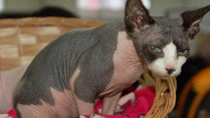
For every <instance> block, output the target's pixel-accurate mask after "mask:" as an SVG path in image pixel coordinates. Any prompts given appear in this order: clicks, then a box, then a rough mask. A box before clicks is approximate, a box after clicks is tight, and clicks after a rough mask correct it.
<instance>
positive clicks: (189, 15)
mask: <svg viewBox="0 0 210 118" xmlns="http://www.w3.org/2000/svg"><path fill="white" fill-rule="evenodd" d="M209 10H210V5H208V6H206V7H203V8H200V9H197V10H194V11H186V12H183V13H182V14H181V18H182V27H183V28H184V31H185V32H186V33H187V35H188V37H189V38H190V39H193V38H194V36H195V35H196V34H197V33H198V32H199V31H200V22H201V20H202V18H203V16H204V15H205V14H206V13H207V12H208V11H209Z"/></svg>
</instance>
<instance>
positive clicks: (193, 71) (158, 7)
mask: <svg viewBox="0 0 210 118" xmlns="http://www.w3.org/2000/svg"><path fill="white" fill-rule="evenodd" d="M125 1H126V0H0V19H6V18H24V17H47V16H60V17H69V18H83V19H97V20H106V21H111V20H120V21H123V17H124V5H125ZM142 1H143V3H144V5H145V6H146V8H147V9H148V10H149V11H150V14H151V15H152V16H167V17H170V18H176V17H178V16H179V14H180V13H182V12H183V11H185V10H192V9H197V8H201V7H204V6H207V5H209V4H210V0H199V1H198V0H142ZM195 39H196V40H192V41H191V42H190V45H191V49H192V50H191V55H190V58H189V60H188V61H187V62H186V64H185V65H184V66H183V70H182V73H181V75H180V76H179V77H178V78H177V81H178V89H177V105H176V108H175V110H174V111H173V112H172V113H171V114H170V116H169V117H170V118H195V117H196V118H198V117H199V118H210V90H209V89H210V84H208V83H209V82H210V78H209V75H210V71H208V68H209V65H210V12H209V13H207V15H206V16H205V17H204V19H203V20H202V22H201V31H200V33H199V34H198V35H197V36H196V38H195ZM206 69H207V70H206ZM204 70H205V71H204ZM209 70H210V69H209ZM198 74H200V75H199V76H196V75H198ZM197 86H199V87H197ZM196 87H197V88H199V90H197V89H195V88H196ZM185 90H188V91H185ZM200 92H201V93H200ZM198 98H199V99H198ZM195 104H196V105H195ZM192 109H195V110H194V111H192ZM190 114H194V115H190Z"/></svg>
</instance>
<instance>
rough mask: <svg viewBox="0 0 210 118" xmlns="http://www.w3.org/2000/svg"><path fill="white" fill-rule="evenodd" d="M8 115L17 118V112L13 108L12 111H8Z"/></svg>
mask: <svg viewBox="0 0 210 118" xmlns="http://www.w3.org/2000/svg"><path fill="white" fill-rule="evenodd" d="M7 114H9V116H12V117H13V118H17V116H16V111H15V109H14V108H12V109H11V110H10V111H8V112H7Z"/></svg>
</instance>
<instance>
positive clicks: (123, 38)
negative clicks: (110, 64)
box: [115, 31, 145, 67]
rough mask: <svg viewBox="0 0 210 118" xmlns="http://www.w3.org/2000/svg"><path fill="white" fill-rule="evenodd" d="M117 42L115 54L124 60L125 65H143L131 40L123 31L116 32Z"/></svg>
mask: <svg viewBox="0 0 210 118" xmlns="http://www.w3.org/2000/svg"><path fill="white" fill-rule="evenodd" d="M117 40H118V43H117V49H116V51H115V54H116V55H117V56H118V57H119V58H120V59H119V60H121V59H122V60H124V61H126V65H127V66H130V65H132V66H136V67H139V66H140V67H145V64H144V62H143V60H142V59H141V58H140V57H139V56H138V54H137V51H136V49H135V46H134V43H133V40H132V39H131V37H129V36H128V35H127V33H126V32H125V31H122V32H119V33H118V39H117Z"/></svg>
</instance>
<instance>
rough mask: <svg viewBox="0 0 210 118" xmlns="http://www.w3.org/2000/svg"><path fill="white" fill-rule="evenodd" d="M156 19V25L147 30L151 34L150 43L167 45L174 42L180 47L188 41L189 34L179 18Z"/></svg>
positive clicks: (148, 40) (148, 39)
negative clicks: (184, 29)
mask: <svg viewBox="0 0 210 118" xmlns="http://www.w3.org/2000/svg"><path fill="white" fill-rule="evenodd" d="M154 19H155V21H156V24H155V26H153V27H152V28H151V29H150V30H148V31H147V32H148V33H150V35H147V37H148V38H147V42H148V43H153V44H154V45H155V44H156V45H166V44H168V43H170V42H173V43H174V44H175V45H176V46H180V47H181V46H183V45H186V44H187V43H188V38H187V35H186V33H185V32H184V31H183V28H182V26H181V24H180V23H179V22H178V21H177V20H175V19H168V18H162V17H158V18H154ZM151 32H152V33H151ZM145 34H147V33H145Z"/></svg>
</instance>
